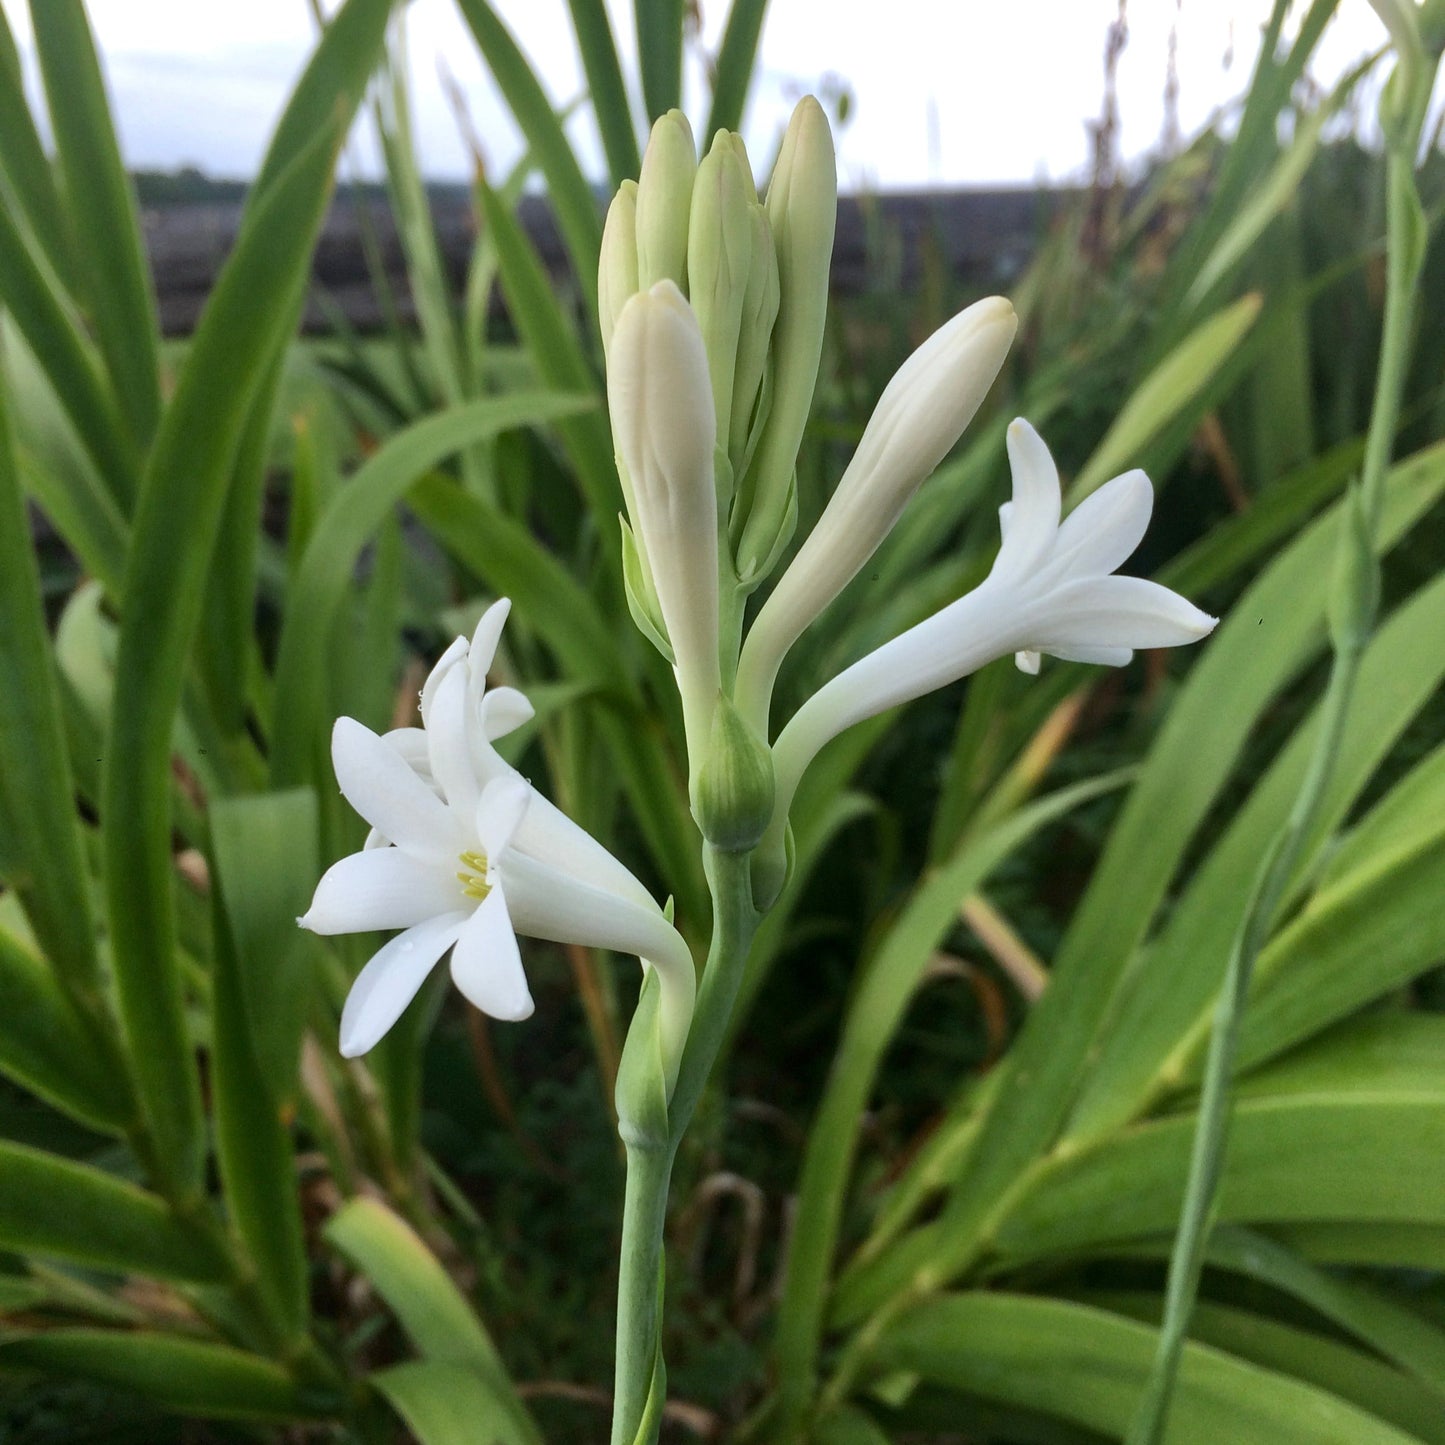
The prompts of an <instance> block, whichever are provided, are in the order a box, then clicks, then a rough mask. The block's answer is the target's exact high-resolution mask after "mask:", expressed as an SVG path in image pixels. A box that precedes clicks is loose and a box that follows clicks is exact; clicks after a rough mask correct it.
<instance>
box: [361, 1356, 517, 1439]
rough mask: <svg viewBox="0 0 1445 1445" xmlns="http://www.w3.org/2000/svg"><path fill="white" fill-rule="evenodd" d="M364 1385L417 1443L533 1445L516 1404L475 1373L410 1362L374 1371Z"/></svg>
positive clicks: (441, 1363)
mask: <svg viewBox="0 0 1445 1445" xmlns="http://www.w3.org/2000/svg"><path fill="white" fill-rule="evenodd" d="M369 1379H370V1383H371V1384H372V1385H373V1386H375V1388H376V1389H377V1390H379V1391H380V1392H381V1394H382V1395H384V1396H385V1397H386V1401H387V1403H388V1404H389V1405H390V1406H391V1407H392V1409H393V1410H395V1411H396V1413H397V1414H398V1415H400V1416H401V1418H402V1419H403V1420H404V1421H405V1422H406V1425H407V1428H408V1429H409V1430H410V1431H411V1432H412V1434H413V1436H414V1437H415V1438H416V1439H417V1441H418V1442H420V1445H477V1442H479V1441H486V1442H487V1445H538V1442H539V1441H540V1440H541V1436H540V1435H538V1434H537V1432H536V1430H535V1428H534V1427H533V1426H532V1425H531V1423H530V1422H529V1421H528V1420H527V1419H526V1418H525V1417H523V1416H521V1415H520V1414H519V1410H520V1406H518V1405H516V1404H515V1403H514V1402H513V1401H512V1400H509V1399H508V1398H507V1396H505V1395H503V1394H501V1393H499V1392H498V1391H497V1390H496V1389H494V1388H493V1386H491V1385H490V1384H489V1383H488V1382H487V1381H486V1380H485V1379H484V1378H483V1377H482V1376H481V1375H480V1374H478V1373H477V1371H476V1370H474V1369H470V1368H469V1367H467V1366H466V1365H455V1364H448V1363H447V1362H445V1361H442V1360H412V1361H410V1362H409V1363H407V1364H404V1365H393V1366H392V1367H391V1368H390V1369H389V1370H378V1371H377V1372H376V1374H374V1375H372V1376H370V1377H369Z"/></svg>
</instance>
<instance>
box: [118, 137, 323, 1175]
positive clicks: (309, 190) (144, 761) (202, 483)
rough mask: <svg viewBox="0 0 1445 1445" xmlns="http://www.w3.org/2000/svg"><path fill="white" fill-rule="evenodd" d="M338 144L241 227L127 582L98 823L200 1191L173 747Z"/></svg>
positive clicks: (181, 1163) (158, 459)
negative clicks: (267, 378) (244, 454)
mask: <svg viewBox="0 0 1445 1445" xmlns="http://www.w3.org/2000/svg"><path fill="white" fill-rule="evenodd" d="M339 139H340V130H339V128H338V127H333V128H331V129H330V130H327V129H324V128H323V129H322V130H320V131H318V133H317V135H316V137H315V138H314V140H313V141H312V143H311V145H310V147H309V148H308V149H307V150H306V151H304V152H302V153H301V154H300V155H299V156H298V158H297V159H296V161H295V162H294V163H293V164H292V166H291V167H290V168H289V169H288V170H287V171H286V172H285V173H284V174H283V175H282V176H281V177H280V178H278V179H277V180H276V181H275V182H274V183H272V184H271V185H270V186H269V187H268V188H267V189H266V191H265V192H264V193H263V194H262V196H261V197H260V199H259V201H258V202H257V203H256V204H255V205H254V206H253V207H252V208H251V209H250V210H249V211H248V213H247V217H246V220H245V223H244V224H243V226H242V229H241V234H240V236H239V238H238V239H237V243H236V249H235V250H234V251H233V252H232V253H231V256H230V258H229V260H228V261H227V263H226V266H225V269H224V270H223V271H222V273H221V275H220V278H219V279H218V281H217V283H216V286H215V289H214V290H213V291H212V293H211V296H210V299H209V301H208V302H207V305H206V310H205V312H204V314H203V315H202V317H201V321H200V324H199V325H198V327H197V329H196V333H195V336H194V338H193V340H192V342H191V347H190V351H189V353H188V354H187V358H186V365H185V368H184V370H183V371H182V373H181V376H180V380H179V383H178V385H177V388H176V392H175V396H174V397H173V399H172V401H171V403H170V405H169V407H168V408H167V409H166V414H165V418H164V420H163V422H162V425H161V429H160V432H159V434H158V436H157V439H156V444H155V447H154V449H153V451H152V453H151V458H150V463H149V466H148V468H147V471H146V477H145V482H144V485H143V487H142V491H141V496H140V500H139V504H138V506H137V510H136V519H135V526H134V535H133V539H132V543H131V553H130V558H129V563H128V566H127V569H126V580H125V598H124V615H123V617H122V621H121V634H120V649H119V656H118V660H117V669H116V689H115V703H114V709H113V714H112V723H111V732H110V739H109V752H108V754H107V760H106V787H105V797H104V808H103V818H104V821H105V824H106V851H107V870H106V871H107V883H108V885H109V905H110V909H109V911H110V920H111V936H112V946H113V953H114V959H115V972H116V982H117V985H118V989H119V994H120V1000H121V1006H122V1010H123V1013H124V1016H125V1022H126V1029H127V1032H128V1034H129V1036H130V1041H131V1045H132V1048H133V1052H134V1056H135V1060H136V1071H137V1081H138V1083H139V1086H140V1092H141V1098H142V1102H143V1105H144V1107H145V1110H146V1114H147V1117H148V1120H149V1122H150V1125H151V1128H152V1130H153V1132H154V1134H155V1136H156V1143H157V1145H158V1156H159V1160H160V1162H161V1164H162V1167H164V1168H166V1169H168V1170H169V1171H171V1172H172V1173H173V1177H174V1179H175V1180H176V1181H177V1182H180V1181H185V1182H194V1181H197V1180H198V1179H199V1175H200V1165H201V1158H202V1152H203V1148H204V1139H203V1135H202V1130H201V1120H200V1097H199V1092H198V1089H197V1082H196V1075H195V1068H194V1064H193V1061H192V1058H191V1049H190V1042H189V1039H188V1038H187V1035H186V1029H185V1023H184V1019H183V1016H182V1010H181V992H180V976H179V970H178V967H177V963H176V958H175V953H174V936H175V935H174V919H173V904H172V899H171V867H170V818H169V807H168V774H169V752H170V736H171V728H172V724H173V721H174V719H175V715H176V711H177V708H178V705H179V703H180V699H181V692H182V685H183V681H184V677H185V669H186V662H187V658H188V655H189V651H190V644H191V639H192V637H193V635H194V632H195V628H196V624H197V622H198V621H199V617H200V612H201V606H202V601H203V598H204V587H205V582H206V568H207V565H208V563H209V561H210V557H211V550H212V546H213V544H214V542H215V537H216V530H217V527H218V525H219V522H220V516H221V511H222V507H223V505H224V502H225V493H226V483H227V481H228V480H229V477H230V472H231V466H232V463H233V461H234V458H235V449H236V445H237V443H238V441H239V439H240V435H241V431H242V428H243V426H244V424H245V421H246V418H247V416H248V414H249V410H250V405H251V402H252V399H253V397H254V394H255V389H256V386H257V384H258V382H259V380H260V375H261V371H262V369H263V368H264V367H265V365H266V364H267V362H268V360H269V358H270V357H272V356H273V355H274V354H275V352H276V349H277V347H278V346H279V345H280V343H281V339H282V337H283V336H284V335H285V333H286V330H287V329H288V328H289V326H290V325H291V323H292V320H293V317H294V315H295V304H296V298H297V296H298V295H299V293H300V288H301V286H302V284H303V282H304V279H305V275H306V266H307V262H308V260H309V257H310V254H311V247H312V244H313V242H314V239H315V235H316V232H317V230H318V229H319V227H320V223H321V217H322V214H323V212H324V209H325V204H326V197H327V194H328V192H329V183H330V177H331V168H332V163H333V160H334V157H335V154H336V147H337V145H338V143H339Z"/></svg>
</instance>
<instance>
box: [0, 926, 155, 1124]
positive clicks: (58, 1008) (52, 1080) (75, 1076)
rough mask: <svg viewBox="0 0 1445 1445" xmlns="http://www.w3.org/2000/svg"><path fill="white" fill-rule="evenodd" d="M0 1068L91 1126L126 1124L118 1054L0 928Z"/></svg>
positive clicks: (47, 973) (37, 962)
mask: <svg viewBox="0 0 1445 1445" xmlns="http://www.w3.org/2000/svg"><path fill="white" fill-rule="evenodd" d="M0 1019H3V1020H4V1026H3V1027H0V1070H3V1072H5V1073H6V1074H8V1075H9V1076H10V1077H11V1078H12V1079H14V1080H15V1081H16V1082H17V1083H18V1084H21V1085H23V1086H24V1087H25V1088H27V1089H29V1090H30V1091H31V1092H32V1093H33V1094H36V1095H37V1096H38V1097H40V1098H42V1099H45V1100H46V1101H48V1102H49V1103H51V1104H54V1105H55V1107H56V1108H58V1109H62V1110H63V1111H64V1112H65V1113H67V1114H69V1115H70V1116H71V1117H72V1118H73V1119H78V1120H79V1121H80V1122H81V1123H82V1124H87V1125H89V1126H90V1127H91V1128H93V1129H100V1130H103V1131H107V1132H111V1133H121V1132H123V1131H124V1129H125V1128H126V1127H127V1126H128V1125H129V1124H130V1123H132V1122H133V1121H132V1119H131V1117H130V1112H129V1111H130V1108H131V1107H132V1104H133V1101H132V1100H131V1099H130V1090H129V1088H128V1086H127V1083H126V1080H125V1078H124V1076H123V1075H120V1076H119V1077H117V1073H118V1072H119V1070H120V1068H121V1067H122V1061H121V1059H120V1057H119V1055H117V1054H112V1055H111V1059H112V1066H113V1068H114V1069H115V1070H116V1071H117V1073H112V1072H110V1071H109V1070H107V1068H106V1065H105V1063H104V1062H103V1059H104V1058H105V1057H106V1055H105V1052H104V1051H103V1050H102V1049H100V1048H98V1046H97V1040H96V1038H95V1036H94V1034H93V1033H91V1032H90V1030H88V1029H87V1028H85V1027H84V1026H83V1025H82V1024H81V1023H80V1022H79V1021H78V1020H77V1018H76V1014H75V1011H74V1009H73V1008H72V1007H71V1005H70V1002H69V1000H68V999H67V998H66V996H65V995H64V994H63V993H62V992H61V991H60V989H59V988H58V987H57V986H56V983H55V980H54V978H53V977H52V975H51V973H50V971H49V970H48V969H47V968H46V966H45V964H44V963H43V962H42V961H41V960H40V959H38V958H36V957H35V955H34V954H32V953H31V952H30V951H29V949H27V948H25V947H24V946H23V945H22V944H20V943H19V942H18V941H17V940H15V939H14V938H12V937H11V936H10V934H9V933H7V932H5V931H4V929H3V928H0Z"/></svg>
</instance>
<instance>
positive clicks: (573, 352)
mask: <svg viewBox="0 0 1445 1445" xmlns="http://www.w3.org/2000/svg"><path fill="white" fill-rule="evenodd" d="M464 3H468V0H464ZM477 189H478V194H479V195H480V197H481V202H482V211H483V216H484V218H485V221H486V227H487V235H488V237H489V238H490V240H491V242H492V244H493V245H494V246H495V247H496V248H497V265H498V270H499V274H500V275H501V278H502V289H503V290H504V291H505V292H506V297H507V310H508V313H509V315H510V316H511V318H512V321H513V323H514V324H515V326H516V328H517V331H518V333H519V334H520V336H521V338H522V342H523V344H524V345H525V346H526V348H527V351H528V353H529V354H530V356H531V359H532V363H533V365H534V366H535V367H536V368H537V374H538V376H540V377H541V379H542V381H543V382H544V383H546V385H548V386H550V387H552V388H554V389H555V390H557V391H568V392H578V393H581V392H586V393H590V394H591V395H593V396H597V397H599V398H600V396H601V386H600V383H599V381H598V378H597V374H596V372H595V371H594V370H593V368H592V364H591V363H590V362H589V361H588V359H587V355H586V353H585V352H584V351H583V349H582V344H581V342H580V341H579V340H578V337H577V333H576V330H575V329H574V328H573V326H572V324H571V323H570V321H569V320H568V318H567V316H566V314H565V313H564V312H563V310H562V307H561V305H560V304H559V302H558V299H557V295H556V290H555V288H554V286H553V285H552V282H551V280H550V278H549V277H548V276H547V273H546V272H545V271H544V270H543V269H542V263H541V262H540V261H539V260H538V259H537V254H536V252H535V251H534V250H533V249H532V243H531V242H530V241H529V240H528V239H527V236H526V234H525V232H523V230H522V228H521V227H520V226H519V225H518V224H517V220H516V217H515V216H513V214H512V212H511V211H510V210H509V209H508V207H507V205H506V204H505V202H504V201H503V200H502V198H501V196H500V195H498V193H497V192H496V191H494V190H493V189H492V188H491V187H490V186H489V185H487V184H486V183H485V182H483V183H482V184H481V185H480V186H478V188H477ZM592 267H593V271H594V273H595V271H596V268H597V263H596V260H595V258H594V260H593V263H592ZM595 312H596V306H595V305H594V306H593V314H595ZM558 432H559V434H560V436H561V438H562V446H563V450H564V451H565V452H566V453H567V460H568V461H569V462H571V464H572V468H573V470H574V471H575V472H576V474H577V478H578V481H579V483H580V485H581V489H582V492H583V495H584V496H585V497H586V498H587V501H588V502H589V504H590V505H591V508H592V513H593V516H594V517H595V518H596V519H597V522H598V524H599V525H601V524H602V519H603V518H611V517H615V516H616V515H617V514H618V512H620V511H621V510H622V487H621V485H620V484H619V482H618V480H617V468H616V465H615V464H614V462H613V452H612V434H611V431H610V429H609V427H608V424H607V418H606V417H605V416H604V415H603V413H602V411H601V410H600V409H599V410H597V411H595V412H591V413H588V414H586V415H583V416H579V417H576V418H574V419H572V420H570V421H567V422H566V423H565V424H563V425H561V426H559V427H558ZM604 555H606V556H607V557H609V559H610V557H611V553H610V550H609V551H607V552H606V553H605V554H604Z"/></svg>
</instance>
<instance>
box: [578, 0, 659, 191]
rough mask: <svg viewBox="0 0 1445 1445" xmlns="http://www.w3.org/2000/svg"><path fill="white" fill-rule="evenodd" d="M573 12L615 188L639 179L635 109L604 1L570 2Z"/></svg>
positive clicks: (579, 47) (588, 86) (580, 0)
mask: <svg viewBox="0 0 1445 1445" xmlns="http://www.w3.org/2000/svg"><path fill="white" fill-rule="evenodd" d="M567 8H568V9H569V10H570V11H571V13H572V30H573V32H574V33H575V34H576V36H577V49H578V51H579V52H580V53H581V55H582V69H583V70H584V71H585V72H586V73H587V88H588V89H589V90H590V91H591V92H592V111H593V114H594V115H596V117H597V129H598V131H599V132H600V133H601V135H602V149H603V150H604V151H605V152H606V153H607V168H608V170H609V171H610V172H611V175H612V185H613V188H614V189H615V188H616V187H618V186H620V185H621V184H622V182H623V181H625V180H627V179H628V178H629V177H630V178H631V179H633V180H636V179H637V173H638V172H639V171H640V170H641V168H642V159H641V157H640V156H639V155H638V152H637V132H636V131H635V130H634V129H633V126H632V106H631V105H630V103H629V102H628V99H627V87H626V85H625V84H624V83H623V79H622V67H621V65H620V64H618V60H617V41H616V39H615V38H614V37H613V34H612V22H611V21H610V20H608V18H607V7H606V6H605V5H604V4H603V3H602V0H567Z"/></svg>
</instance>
